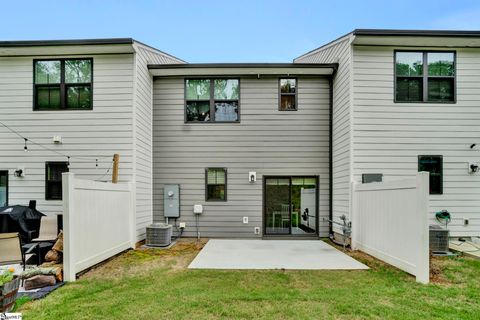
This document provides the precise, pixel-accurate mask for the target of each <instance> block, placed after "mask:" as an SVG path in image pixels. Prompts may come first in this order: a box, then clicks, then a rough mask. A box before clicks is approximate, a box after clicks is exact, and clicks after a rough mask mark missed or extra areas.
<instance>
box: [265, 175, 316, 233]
mask: <svg viewBox="0 0 480 320" xmlns="http://www.w3.org/2000/svg"><path fill="white" fill-rule="evenodd" d="M294 178H314V179H315V224H316V226H315V233H311V234H292V179H294ZM267 179H288V180H289V192H288V203H289V209H288V210H289V212H288V214H289V217H290V227H289V233H288V234H268V233H267V223H266V222H267V201H266V200H267V199H266V197H267V193H266V190H267V188H266V186H267ZM319 191H320V176H318V175H267V176H263V181H262V211H263V213H262V237H263V238H302V239H304V238H313V237H314V238H318V237H319V235H320V230H319V229H320V219H319V217H320V192H319Z"/></svg>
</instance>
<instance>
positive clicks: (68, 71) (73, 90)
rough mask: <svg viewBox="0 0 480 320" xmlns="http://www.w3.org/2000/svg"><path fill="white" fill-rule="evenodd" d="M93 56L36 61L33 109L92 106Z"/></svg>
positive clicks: (83, 107) (86, 107) (84, 108)
mask: <svg viewBox="0 0 480 320" xmlns="http://www.w3.org/2000/svg"><path fill="white" fill-rule="evenodd" d="M92 71H93V60H92V59H84V58H82V59H80V58H72V59H54V60H35V61H34V76H33V78H34V88H33V90H34V94H33V109H34V110H88V109H92Z"/></svg>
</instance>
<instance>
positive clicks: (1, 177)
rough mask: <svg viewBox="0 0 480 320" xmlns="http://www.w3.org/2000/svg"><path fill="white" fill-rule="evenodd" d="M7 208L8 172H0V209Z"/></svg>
mask: <svg viewBox="0 0 480 320" xmlns="http://www.w3.org/2000/svg"><path fill="white" fill-rule="evenodd" d="M5 206H8V171H6V170H5V171H0V207H5Z"/></svg>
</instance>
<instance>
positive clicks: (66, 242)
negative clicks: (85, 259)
mask: <svg viewBox="0 0 480 320" xmlns="http://www.w3.org/2000/svg"><path fill="white" fill-rule="evenodd" d="M74 192H75V174H74V173H70V172H65V173H62V201H63V276H64V279H65V281H75V274H76V272H75V256H74V255H75V250H74V243H73V241H74V240H75V235H74V233H75V226H74V225H73V215H74V214H75V213H74V208H75V202H74V196H75V195H74Z"/></svg>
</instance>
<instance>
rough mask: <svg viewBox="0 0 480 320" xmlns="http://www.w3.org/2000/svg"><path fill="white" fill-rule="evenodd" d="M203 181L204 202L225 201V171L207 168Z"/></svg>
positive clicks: (223, 169)
mask: <svg viewBox="0 0 480 320" xmlns="http://www.w3.org/2000/svg"><path fill="white" fill-rule="evenodd" d="M205 180H206V186H205V200H206V201H227V169H225V168H207V169H206V170H205Z"/></svg>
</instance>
